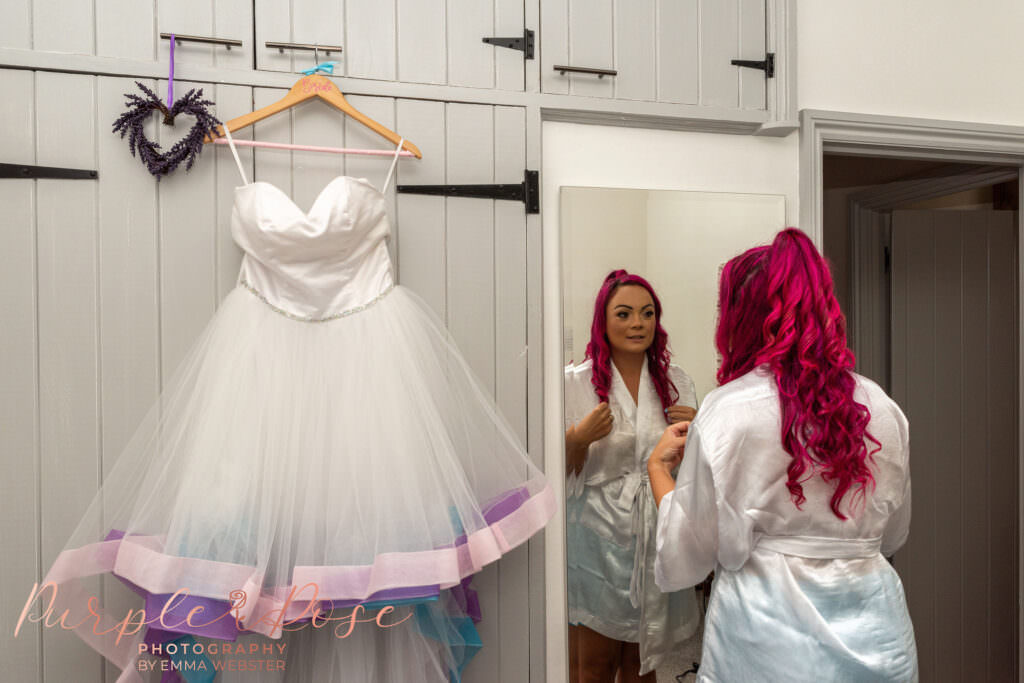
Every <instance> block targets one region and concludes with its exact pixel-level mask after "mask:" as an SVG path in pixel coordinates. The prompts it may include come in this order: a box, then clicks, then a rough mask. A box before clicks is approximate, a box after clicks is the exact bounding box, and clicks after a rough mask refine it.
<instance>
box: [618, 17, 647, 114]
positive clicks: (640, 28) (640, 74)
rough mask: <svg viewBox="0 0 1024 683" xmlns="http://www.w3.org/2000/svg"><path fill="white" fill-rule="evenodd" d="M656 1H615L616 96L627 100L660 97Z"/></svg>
mask: <svg viewBox="0 0 1024 683" xmlns="http://www.w3.org/2000/svg"><path fill="white" fill-rule="evenodd" d="M656 25H657V6H656V2H655V0H615V47H616V52H617V54H616V55H615V65H616V68H617V69H618V70H619V75H618V76H616V77H615V96H616V97H618V98H621V99H625V100H654V99H657V89H656V84H655V81H656V79H657V75H658V70H657V68H656V64H657V59H656V50H657V47H658V41H657V35H658V32H657V28H656Z"/></svg>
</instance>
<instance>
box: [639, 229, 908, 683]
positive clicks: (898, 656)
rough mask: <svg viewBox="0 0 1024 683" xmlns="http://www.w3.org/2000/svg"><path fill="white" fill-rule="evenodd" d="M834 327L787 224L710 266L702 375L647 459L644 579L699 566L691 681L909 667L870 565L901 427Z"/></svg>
mask: <svg viewBox="0 0 1024 683" xmlns="http://www.w3.org/2000/svg"><path fill="white" fill-rule="evenodd" d="M845 327H846V324H845V319H844V318H843V315H842V313H841V312H840V310H839V305H838V303H837V302H836V299H835V296H834V294H833V291H832V277H831V275H830V274H829V269H828V266H827V264H826V263H825V260H824V259H823V258H822V257H821V255H820V254H819V253H818V251H817V249H816V248H815V247H814V244H813V243H812V242H811V241H810V239H808V237H807V236H806V235H805V234H804V233H802V232H800V231H799V230H796V229H794V228H789V229H787V230H784V231H782V232H780V233H779V234H778V235H777V236H776V238H775V240H774V241H773V242H772V244H771V245H770V246H766V247H756V248H754V249H750V250H748V251H746V252H744V253H743V254H741V255H740V256H737V257H736V258H734V259H732V260H731V261H729V262H728V263H727V264H726V265H725V268H724V269H723V271H722V274H721V278H720V284H719V320H718V329H717V332H716V335H715V345H716V346H717V347H718V351H719V353H720V354H721V359H722V360H721V366H720V368H719V370H718V383H719V385H720V386H719V387H718V388H717V389H715V390H714V391H712V392H710V393H709V394H708V395H707V397H706V398H705V400H704V405H703V406H702V408H701V410H700V414H699V415H698V416H697V418H696V419H695V420H694V421H693V422H692V423H686V422H683V423H678V424H675V425H672V426H670V427H669V428H668V429H666V430H665V433H664V435H663V437H662V439H661V441H659V443H658V445H657V446H656V447H655V448H654V451H653V452H652V454H651V457H650V459H649V461H648V473H649V476H650V480H651V487H652V489H653V491H654V497H655V499H656V500H657V501H658V505H659V509H658V527H657V558H656V562H655V575H656V580H657V584H658V586H660V587H661V588H662V589H664V590H676V589H678V588H680V587H682V586H689V585H693V584H694V583H698V582H700V581H701V580H702V579H703V578H704V577H705V576H706V575H707V573H708V572H709V571H710V570H712V569H714V570H715V581H714V587H713V590H712V595H711V603H710V605H709V608H708V614H707V618H706V622H705V627H704V647H703V660H702V662H701V665H700V671H699V673H698V680H700V681H744V683H748V682H752V681H783V680H785V681H815V682H816V681H916V680H917V678H918V671H917V651H916V648H915V644H914V630H913V627H912V625H911V623H910V615H909V613H908V611H907V605H906V600H905V597H904V594H903V585H902V584H901V582H900V579H899V576H898V575H897V574H896V572H895V570H894V569H893V568H892V566H891V565H890V564H889V563H888V562H887V561H886V560H885V556H889V555H892V553H893V552H895V551H896V550H897V549H898V548H899V547H900V546H902V545H903V543H904V542H905V541H906V538H907V533H908V528H909V524H910V463H909V450H908V435H907V420H906V418H905V417H904V415H903V413H902V412H901V411H900V409H899V407H898V406H897V405H896V404H895V403H894V402H893V401H892V400H891V399H890V398H889V397H888V396H887V395H886V394H885V392H884V391H883V390H882V389H881V388H879V386H878V385H877V384H875V383H874V382H872V381H871V380H869V379H867V378H865V377H861V376H860V375H857V374H855V373H854V372H853V371H852V368H853V354H852V352H851V351H850V350H849V349H848V348H847V346H846V329H845ZM684 446H685V451H684ZM680 459H681V460H682V464H681V465H680ZM676 466H679V472H678V475H677V477H678V478H677V480H676V481H673V479H672V474H671V471H672V469H673V468H675V467H676Z"/></svg>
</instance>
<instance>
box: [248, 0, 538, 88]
mask: <svg viewBox="0 0 1024 683" xmlns="http://www.w3.org/2000/svg"><path fill="white" fill-rule="evenodd" d="M255 22H256V41H257V47H256V54H257V64H258V68H261V69H269V70H275V71H295V70H299V69H304V68H308V67H309V66H311V65H312V64H313V63H314V62H313V55H312V54H310V53H307V52H300V51H296V52H295V53H294V55H293V54H291V53H290V52H288V51H286V53H285V54H283V55H282V54H279V53H278V51H277V50H272V49H268V48H266V47H263V45H264V43H265V42H266V41H267V40H275V41H293V42H300V43H319V44H327V45H341V46H342V47H343V52H342V53H341V54H340V55H339V54H332V55H331V56H330V57H327V56H324V55H321V60H326V59H332V60H336V61H338V62H339V64H338V65H337V66H336V67H335V73H337V74H339V75H345V76H349V77H353V78H373V79H380V80H399V81H404V82H412V83H437V84H444V85H453V86H465V87H472V88H489V89H490V88H498V89H506V90H523V87H524V68H525V67H524V64H523V62H524V60H523V57H522V53H521V52H516V51H512V50H506V49H504V48H496V47H494V46H491V45H487V44H485V43H483V42H482V38H484V37H485V36H493V35H511V36H517V35H521V34H522V32H523V28H524V23H523V22H524V11H523V1H522V0H490V1H489V2H479V1H477V0H428V1H427V2H424V1H423V0H397V1H396V2H393V3H392V2H387V3H381V2H377V1H376V0H295V1H294V2H292V3H291V4H290V6H289V5H288V4H285V3H280V2H275V1H274V0H256V17H255ZM498 53H501V54H498ZM504 53H510V54H504Z"/></svg>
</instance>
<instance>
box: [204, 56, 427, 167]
mask: <svg viewBox="0 0 1024 683" xmlns="http://www.w3.org/2000/svg"><path fill="white" fill-rule="evenodd" d="M312 97H319V98H320V99H322V100H323V101H324V102H327V104H329V105H331V106H332V107H334V108H335V109H340V110H341V111H342V112H344V113H345V114H347V115H348V116H350V117H352V118H353V119H355V120H356V121H358V122H359V123H361V124H363V125H364V126H366V127H367V128H369V129H370V130H372V131H373V132H375V133H377V134H378V135H381V136H383V137H385V138H387V139H388V140H390V141H391V143H392V144H394V145H397V144H398V143H399V141H400V140H402V137H401V136H400V135H399V134H398V133H396V132H394V131H392V130H389V129H388V128H385V127H384V126H382V125H381V124H379V123H377V122H376V121H374V120H373V119H371V118H370V117H369V116H367V115H366V114H363V113H362V112H360V111H359V110H358V109H356V108H355V107H353V106H352V105H351V104H349V102H348V100H346V99H345V96H344V95H342V94H341V91H340V90H338V86H336V85H335V84H334V82H333V81H331V80H330V79H329V78H327V77H326V76H321V75H320V74H313V75H311V76H306V77H304V78H301V79H299V81H298V82H297V83H295V85H293V86H292V88H291V90H289V91H288V94H287V95H285V96H284V97H282V98H281V99H279V100H278V101H277V102H274V103H273V104H268V105H267V106H265V107H262V108H260V109H257V110H256V111H254V112H251V113H249V114H243V115H242V116H238V117H236V118H233V119H231V120H230V121H228V122H227V123H226V124H225V125H226V126H227V128H228V130H229V131H230V132H232V133H234V132H235V131H236V130H240V129H242V128H245V127H246V126H251V125H252V124H254V123H256V122H257V121H262V120H263V119H265V118H267V117H268V116H273V115H274V114H276V113H278V112H281V111H284V110H285V109H290V108H291V107H294V106H295V105H297V104H299V103H301V102H305V101H306V100H308V99H310V98H312ZM217 132H218V137H220V136H223V135H224V130H223V126H220V127H218V129H217ZM216 139H217V138H216V137H214V136H213V135H209V134H208V135H207V136H206V138H205V139H204V140H203V141H204V142H213V141H214V140H216ZM402 149H406V150H408V151H409V152H411V153H412V155H413V156H415V157H416V158H417V159H422V158H423V154H421V153H420V150H419V148H418V147H417V146H416V145H414V144H412V143H411V142H409V141H408V140H405V141H404V142H402Z"/></svg>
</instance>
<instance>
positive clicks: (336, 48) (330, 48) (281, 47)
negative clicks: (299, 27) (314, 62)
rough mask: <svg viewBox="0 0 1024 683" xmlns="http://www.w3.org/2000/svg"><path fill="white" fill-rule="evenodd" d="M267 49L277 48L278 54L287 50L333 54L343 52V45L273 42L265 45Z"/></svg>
mask: <svg viewBox="0 0 1024 683" xmlns="http://www.w3.org/2000/svg"><path fill="white" fill-rule="evenodd" d="M264 45H266V46H267V47H276V48H277V50H278V52H284V51H285V50H309V51H310V52H323V53H324V54H327V55H329V54H331V53H332V52H341V51H342V50H341V45H316V44H314V43H275V42H273V41H269V40H268V41H267V42H266V43H264Z"/></svg>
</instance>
